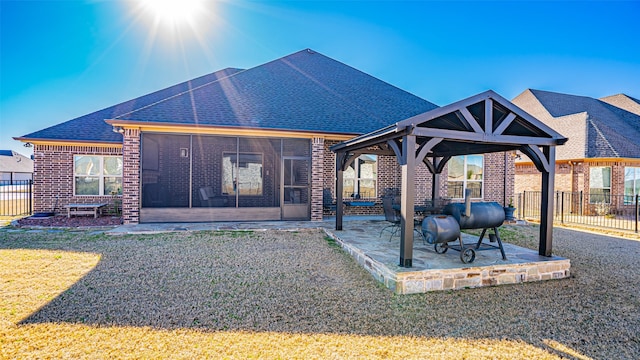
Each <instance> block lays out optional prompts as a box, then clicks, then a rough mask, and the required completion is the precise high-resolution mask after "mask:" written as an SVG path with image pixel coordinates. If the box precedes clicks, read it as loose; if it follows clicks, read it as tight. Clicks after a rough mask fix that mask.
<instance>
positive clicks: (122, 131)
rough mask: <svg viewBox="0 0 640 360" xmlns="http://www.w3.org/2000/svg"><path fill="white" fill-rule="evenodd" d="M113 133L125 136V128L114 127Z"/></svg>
mask: <svg viewBox="0 0 640 360" xmlns="http://www.w3.org/2000/svg"><path fill="white" fill-rule="evenodd" d="M113 132H115V133H119V134H124V128H123V127H122V126H114V127H113Z"/></svg>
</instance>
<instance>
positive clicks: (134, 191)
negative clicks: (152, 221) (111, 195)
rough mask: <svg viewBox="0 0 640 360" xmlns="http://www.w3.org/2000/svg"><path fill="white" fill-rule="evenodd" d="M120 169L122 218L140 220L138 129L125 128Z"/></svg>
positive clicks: (128, 222)
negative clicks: (121, 167) (121, 166)
mask: <svg viewBox="0 0 640 360" xmlns="http://www.w3.org/2000/svg"><path fill="white" fill-rule="evenodd" d="M123 144H124V145H123V150H122V152H123V159H124V161H123V170H122V172H123V173H122V177H123V178H122V220H123V222H124V223H125V224H137V223H138V222H140V130H137V129H125V132H124V142H123Z"/></svg>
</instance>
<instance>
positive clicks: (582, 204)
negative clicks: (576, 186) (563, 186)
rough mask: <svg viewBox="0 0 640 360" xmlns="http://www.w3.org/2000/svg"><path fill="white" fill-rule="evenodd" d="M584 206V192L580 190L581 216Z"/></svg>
mask: <svg viewBox="0 0 640 360" xmlns="http://www.w3.org/2000/svg"><path fill="white" fill-rule="evenodd" d="M583 206H584V203H583V199H582V190H580V211H579V214H580V216H582V215H583Z"/></svg>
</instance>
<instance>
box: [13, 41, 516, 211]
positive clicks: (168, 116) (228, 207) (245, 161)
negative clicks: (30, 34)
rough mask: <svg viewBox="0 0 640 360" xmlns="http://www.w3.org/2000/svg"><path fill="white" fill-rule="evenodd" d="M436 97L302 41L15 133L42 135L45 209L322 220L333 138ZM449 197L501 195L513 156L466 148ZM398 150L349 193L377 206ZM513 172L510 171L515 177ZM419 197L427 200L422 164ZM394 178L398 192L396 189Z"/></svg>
mask: <svg viewBox="0 0 640 360" xmlns="http://www.w3.org/2000/svg"><path fill="white" fill-rule="evenodd" d="M435 108H437V106H436V105H434V104H432V103H430V102H428V101H426V100H424V99H421V98H419V97H417V96H415V95H412V94H410V93H408V92H406V91H403V90H401V89H398V88H396V87H394V86H392V85H390V84H388V83H385V82H383V81H381V80H378V79H376V78H374V77H372V76H370V75H367V74H365V73H363V72H361V71H358V70H356V69H354V68H352V67H349V66H347V65H345V64H343V63H340V62H338V61H335V60H333V59H330V58H328V57H326V56H324V55H322V54H319V53H317V52H314V51H312V50H309V49H307V50H303V51H299V52H297V53H294V54H291V55H288V56H285V57H283V58H281V59H277V60H274V61H271V62H268V63H266V64H263V65H260V66H257V67H254V68H251V69H248V70H241V69H225V70H221V71H218V72H214V73H212V74H209V75H205V76H202V77H199V78H196V79H193V80H190V81H187V82H184V83H181V84H178V85H175V86H172V87H169V88H166V89H163V90H160V91H157V92H154V93H151V94H148V95H144V96H141V97H139V98H136V99H133V100H130V101H126V102H124V103H121V104H118V105H115V106H112V107H108V108H106V109H103V110H100V111H96V112H94V113H91V114H88V115H85V116H81V117H79V118H76V119H72V120H69V121H67V122H64V123H61V124H58V125H55V126H52V127H50V128H47V129H43V130H40V131H37V132H34V133H31V134H28V135H24V136H22V137H18V138H16V139H17V140H21V141H23V142H28V143H31V144H33V146H34V156H35V173H34V187H35V196H34V198H35V211H44V210H46V209H50V208H52V206H53V201H54V199H55V198H56V196H59V200H60V205H64V204H67V203H76V202H106V201H109V200H110V199H112V197H113V195H120V196H121V197H122V206H123V220H124V222H125V223H138V222H167V221H221V220H245V221H248V220H289V219H306V220H308V219H311V220H321V219H322V216H323V190H325V189H330V191H331V192H332V195H333V197H335V188H336V184H335V179H336V162H335V154H334V153H332V152H331V151H330V150H329V147H330V146H332V145H335V144H337V143H339V142H342V141H345V140H348V139H351V138H353V137H354V136H357V135H361V134H366V133H368V132H371V131H374V130H377V129H380V128H384V127H386V126H388V125H390V124H395V123H396V122H398V121H401V120H404V119H407V118H410V117H412V116H415V115H417V114H422V113H425V112H427V111H429V110H433V109H435ZM452 160H453V161H452V162H450V164H453V165H451V166H454V167H455V171H453V172H451V177H450V178H449V181H443V182H442V186H441V189H440V194H441V195H442V196H444V197H452V198H461V197H462V194H464V189H465V188H470V189H472V190H473V197H474V198H476V199H482V200H491V201H499V202H501V203H504V202H505V199H507V198H508V196H510V195H512V194H513V168H514V167H513V157H512V156H510V155H507V153H504V152H501V153H491V154H487V155H481V154H480V155H465V156H456V157H454V158H453V159H452ZM399 168H400V167H399V165H398V162H397V160H396V158H395V157H394V156H383V155H381V156H377V155H369V154H362V155H361V156H360V158H359V159H358V161H355V162H354V165H352V166H351V167H350V168H349V169H348V170H347V171H344V173H345V174H344V192H343V193H344V196H345V197H353V198H354V199H360V200H364V199H369V200H371V202H373V203H374V204H375V206H351V207H350V209H349V210H348V212H349V211H350V212H351V213H372V212H376V213H381V207H380V205H379V204H380V201H379V198H380V196H382V195H384V194H385V193H387V192H389V191H393V189H399V188H400V182H401V176H400V172H399ZM505 174H508V176H507V177H506V178H505ZM416 184H417V185H416V187H417V192H416V201H418V202H419V201H424V200H425V199H428V198H430V197H431V190H430V184H431V175H430V173H429V171H428V170H427V168H426V167H425V166H424V165H420V166H419V169H418V172H417V175H416ZM389 189H392V190H389Z"/></svg>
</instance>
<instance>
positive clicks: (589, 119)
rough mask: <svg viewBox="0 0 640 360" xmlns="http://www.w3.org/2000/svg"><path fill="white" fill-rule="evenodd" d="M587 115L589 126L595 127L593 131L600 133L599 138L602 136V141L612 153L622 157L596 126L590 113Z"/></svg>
mask: <svg viewBox="0 0 640 360" xmlns="http://www.w3.org/2000/svg"><path fill="white" fill-rule="evenodd" d="M585 112H586V111H585ZM586 113H587V121H588V122H589V124H591V126H593V129H594V130H595V131H596V132H597V133H598V136H600V138H602V140H603V141H604V142H605V143H606V144H607V146H608V147H609V149H611V151H612V152H613V153H614V154H615V155H616V157H620V154H619V153H618V151H616V149H615V148H614V147H613V145H611V143H610V142H609V139H607V137H606V136H605V135H604V134H603V133H602V131H601V130H600V128H599V127H598V125H596V123H595V122H594V121H592V120H591V115H590V114H589V113H588V112H586ZM587 143H588V141H587Z"/></svg>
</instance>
